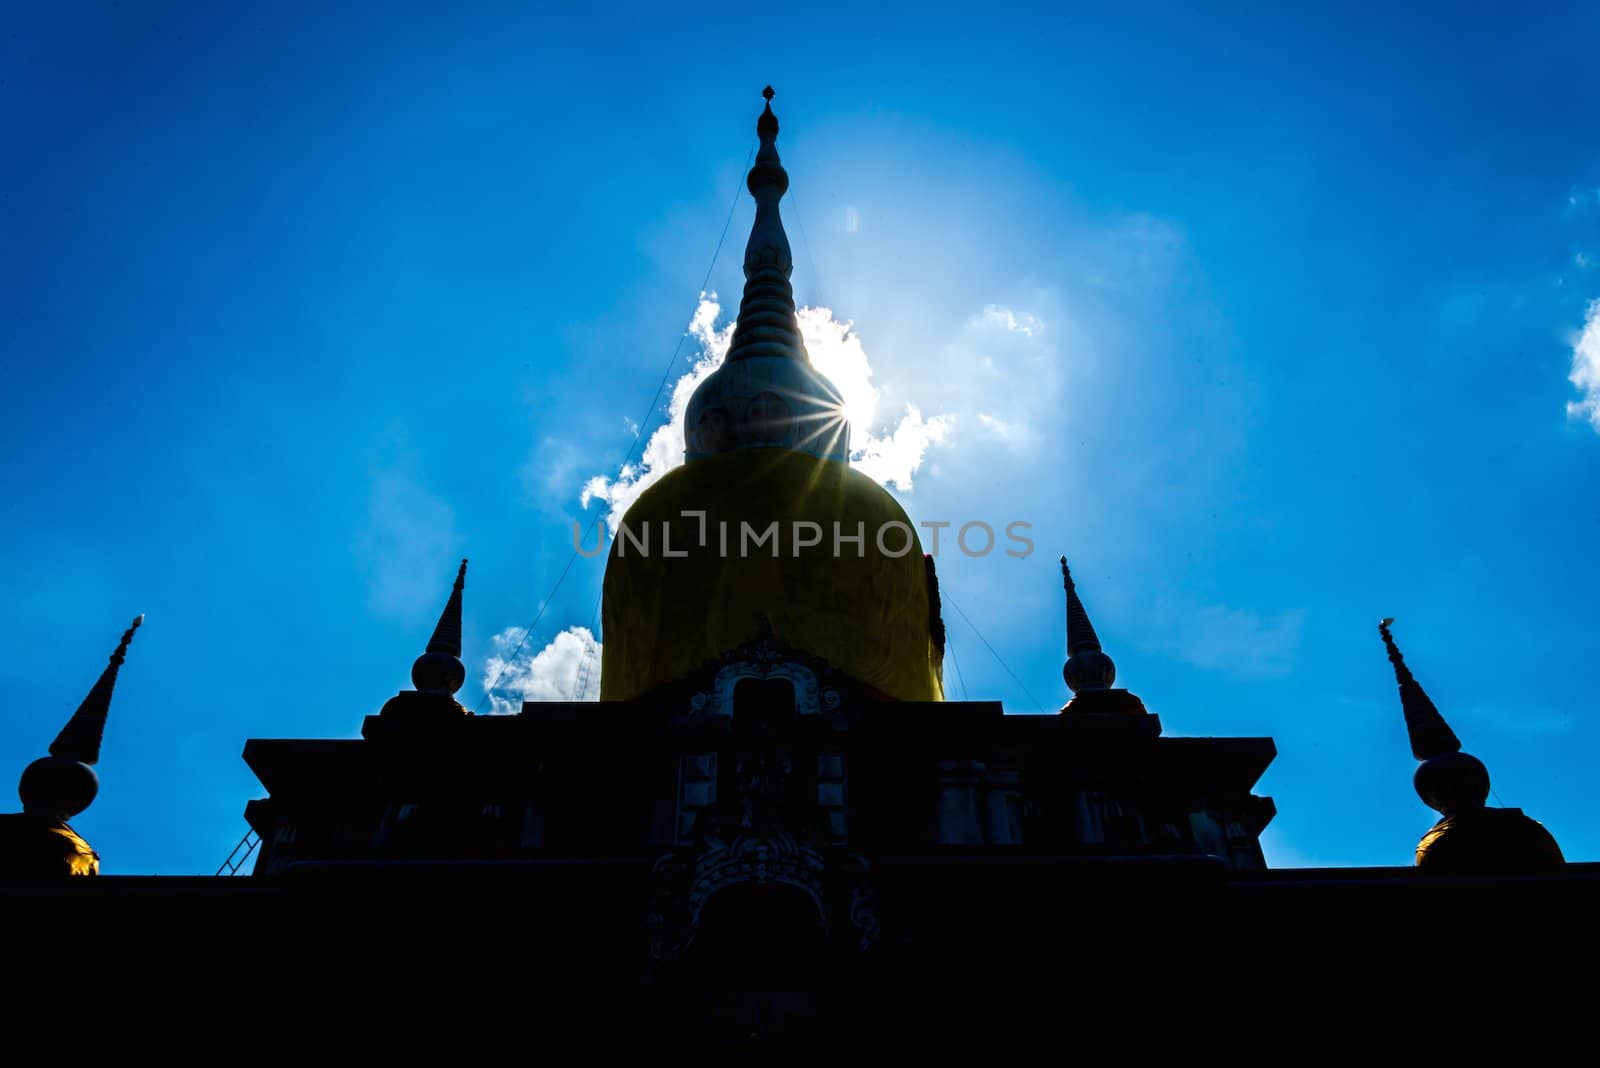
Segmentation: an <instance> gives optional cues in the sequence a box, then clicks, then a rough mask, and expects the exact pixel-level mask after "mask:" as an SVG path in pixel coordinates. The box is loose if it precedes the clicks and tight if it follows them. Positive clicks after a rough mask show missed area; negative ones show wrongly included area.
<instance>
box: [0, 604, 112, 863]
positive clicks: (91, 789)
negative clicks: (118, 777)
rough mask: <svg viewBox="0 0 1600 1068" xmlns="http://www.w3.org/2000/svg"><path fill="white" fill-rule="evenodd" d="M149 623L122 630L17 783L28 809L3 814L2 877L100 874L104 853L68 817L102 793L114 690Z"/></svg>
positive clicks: (0, 824)
mask: <svg viewBox="0 0 1600 1068" xmlns="http://www.w3.org/2000/svg"><path fill="white" fill-rule="evenodd" d="M143 622H144V616H138V617H136V618H135V619H134V621H133V623H132V624H130V625H129V627H128V629H127V630H125V631H123V632H122V640H121V641H120V642H118V643H117V647H116V649H115V650H114V651H113V652H112V653H111V662H110V663H109V664H107V665H106V668H105V670H104V671H102V672H101V673H100V677H99V678H98V679H97V680H95V684H94V685H93V686H92V687H90V688H89V694H88V696H87V697H85V698H84V699H83V703H82V704H81V705H79V706H78V710H77V711H76V712H74V713H73V714H72V718H71V719H70V720H68V721H67V725H66V726H65V727H63V728H62V730H61V733H60V734H59V735H57V736H56V740H55V741H54V742H52V743H51V744H50V755H49V756H47V757H41V758H40V759H38V760H35V761H34V762H33V763H32V764H29V765H28V767H27V768H26V770H24V771H23V773H22V781H21V782H20V783H18V784H17V793H18V795H19V796H20V797H21V798H22V812H20V813H18V814H15V815H9V816H0V877H13V878H25V879H32V878H55V877H57V876H63V875H96V874H99V871H100V858H99V856H98V855H96V853H95V851H94V850H93V849H91V848H90V847H89V843H88V842H86V841H84V840H83V838H82V837H80V836H79V835H78V833H77V832H76V831H74V830H73V829H72V828H71V827H70V826H68V825H67V822H66V821H67V820H69V819H71V818H72V817H73V816H76V815H77V814H78V813H80V812H82V811H83V810H84V809H86V808H88V807H89V806H90V804H92V803H93V802H94V799H95V796H96V795H97V794H98V793H99V792H100V780H99V778H98V777H97V776H96V775H95V773H94V768H93V767H91V765H93V764H95V763H97V762H98V761H99V760H100V741H101V738H102V737H103V735H104V734H105V729H106V717H107V715H108V714H109V713H110V711H111V693H112V691H113V690H114V689H115V688H116V685H117V674H118V672H119V671H120V670H121V668H122V663H123V661H124V660H126V659H127V656H128V645H129V644H130V643H131V642H132V641H133V632H134V631H136V630H138V629H139V625H140V624H141V623H143Z"/></svg>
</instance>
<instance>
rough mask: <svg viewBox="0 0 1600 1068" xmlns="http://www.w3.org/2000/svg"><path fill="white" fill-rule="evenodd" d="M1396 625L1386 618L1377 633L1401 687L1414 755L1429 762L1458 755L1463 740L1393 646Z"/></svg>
mask: <svg viewBox="0 0 1600 1068" xmlns="http://www.w3.org/2000/svg"><path fill="white" fill-rule="evenodd" d="M1393 625H1394V617H1393V616H1386V617H1385V618H1384V619H1383V620H1382V621H1381V622H1380V623H1379V624H1378V633H1379V634H1380V635H1381V636H1382V637H1383V644H1384V648H1385V649H1387V650H1388V652H1389V662H1390V663H1391V664H1393V665H1394V678H1395V682H1397V683H1398V684H1399V686H1400V709H1401V711H1402V712H1403V713H1404V714H1405V717H1406V733H1407V734H1409V735H1410V736H1411V755H1412V756H1414V757H1416V758H1417V759H1418V760H1427V759H1428V758H1430V757H1436V756H1439V755H1440V754H1442V753H1459V752H1460V751H1461V740H1460V739H1459V738H1457V737H1456V735H1455V732H1454V731H1452V730H1451V729H1450V725H1449V724H1448V723H1446V722H1445V721H1444V716H1442V715H1440V714H1439V710H1438V709H1437V708H1435V707H1434V704H1433V701H1432V700H1430V699H1429V698H1428V695H1427V693H1426V692H1425V691H1424V690H1423V689H1422V684H1421V683H1419V682H1418V681H1417V680H1416V677H1415V676H1414V675H1412V674H1411V669H1410V668H1408V667H1406V661H1405V658H1404V657H1403V656H1401V655H1400V647H1399V646H1398V645H1396V644H1395V643H1394V635H1392V634H1390V633H1389V628H1390V627H1391V626H1393Z"/></svg>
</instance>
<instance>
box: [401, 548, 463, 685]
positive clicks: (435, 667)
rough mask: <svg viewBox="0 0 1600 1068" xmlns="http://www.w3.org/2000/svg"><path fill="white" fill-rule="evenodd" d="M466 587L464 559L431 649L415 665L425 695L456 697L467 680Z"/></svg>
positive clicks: (414, 681) (413, 676)
mask: <svg viewBox="0 0 1600 1068" xmlns="http://www.w3.org/2000/svg"><path fill="white" fill-rule="evenodd" d="M466 585H467V562H466V560H464V559H463V560H462V561H461V569H460V570H459V571H457V572H456V582H455V585H454V586H453V587H451V590H450V598H449V600H447V601H445V604H444V611H443V612H441V613H440V614H439V625H438V626H436V627H434V628H433V637H432V638H431V639H429V641H428V649H427V651H426V652H425V653H423V654H422V655H421V656H419V657H417V659H416V662H415V663H413V664H412V665H411V682H412V684H413V685H415V686H416V688H417V689H419V690H421V691H423V692H425V693H442V694H453V693H455V692H456V691H457V690H459V689H461V684H462V683H464V682H466V681H467V669H466V666H465V665H464V664H462V663H461V591H462V590H463V589H464V588H465V587H466Z"/></svg>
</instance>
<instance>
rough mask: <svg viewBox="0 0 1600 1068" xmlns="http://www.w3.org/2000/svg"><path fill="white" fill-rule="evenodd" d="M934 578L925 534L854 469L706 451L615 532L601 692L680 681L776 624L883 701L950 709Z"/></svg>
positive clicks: (783, 635)
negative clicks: (933, 616)
mask: <svg viewBox="0 0 1600 1068" xmlns="http://www.w3.org/2000/svg"><path fill="white" fill-rule="evenodd" d="M686 513H687V514H686ZM702 513H703V516H702ZM858 536H859V537H860V540H859V541H857V540H855V539H856V538H857V537H858ZM927 581H928V580H927V570H926V567H925V564H924V562H923V555H922V544H921V541H920V539H918V538H917V534H916V528H915V527H914V526H913V525H912V523H911V521H910V519H908V518H907V516H906V513H905V511H904V509H902V508H901V507H900V505H899V504H898V503H897V502H896V501H895V499H894V498H893V497H892V496H890V495H889V493H888V491H887V490H885V489H884V488H883V487H882V486H880V485H878V484H877V483H876V482H874V481H873V480H872V479H870V478H868V477H867V476H866V475H863V474H861V473H860V472H859V471H855V470H852V469H851V468H850V467H849V466H848V465H846V464H842V463H839V462H837V461H834V460H827V459H822V458H819V457H816V456H812V455H809V454H807V453H804V452H797V451H793V450H790V449H781V448H747V449H740V450H737V451H734V452H728V453H722V454H720V455H714V456H705V457H701V458H699V459H696V460H694V461H693V462H691V463H688V464H686V465H684V466H682V467H679V468H677V469H675V470H673V471H672V472H670V473H669V474H667V476H666V477H665V478H663V479H662V480H661V481H660V482H658V483H656V484H655V485H654V486H652V487H650V488H649V489H648V490H646V491H645V492H644V494H643V495H641V496H640V497H639V499H638V500H637V501H635V502H634V504H633V506H632V507H631V508H629V509H628V511H627V514H626V515H625V516H624V517H623V520H622V525H621V527H620V528H619V529H618V531H617V537H616V540H615V541H614V542H613V543H612V546H611V554H610V557H609V559H608V560H607V562H606V577H605V595H604V615H603V620H604V628H605V629H604V635H605V642H604V645H603V647H602V649H603V651H602V654H601V656H602V659H601V674H600V698H601V700H606V701H614V700H628V699H631V698H635V697H639V696H642V695H644V694H646V693H649V692H650V691H651V690H654V689H656V688H657V687H659V686H661V685H663V684H665V683H669V682H673V681H676V680H679V679H683V678H685V677H686V676H688V675H690V674H691V673H692V672H694V671H695V670H697V669H699V668H701V667H702V666H704V665H705V664H706V662H708V661H711V660H715V659H716V658H718V657H719V656H721V655H722V654H723V653H726V652H728V651H729V650H732V649H734V648H736V647H738V646H739V645H741V644H743V643H745V642H747V641H750V640H751V639H752V638H754V637H755V636H756V635H757V634H758V633H759V632H760V630H761V624H762V621H763V620H766V621H767V623H768V624H770V626H771V628H772V633H773V636H774V637H776V638H777V639H778V640H779V641H781V642H783V643H785V644H787V645H788V646H790V647H791V648H794V649H796V650H799V651H802V652H805V653H807V654H809V655H811V656H814V657H817V658H819V659H822V660H825V661H827V662H828V663H829V664H830V665H832V666H833V667H834V668H836V669H838V670H840V671H842V672H844V673H845V674H846V675H848V676H850V677H851V678H853V679H855V680H856V681H858V682H861V683H864V684H865V685H867V686H869V687H871V688H873V689H874V690H877V691H878V692H880V693H882V694H883V695H885V696H886V697H888V698H893V699H898V700H905V701H942V700H943V699H944V692H943V688H942V685H941V672H942V662H941V656H940V654H939V652H938V651H937V649H936V648H935V646H934V643H933V638H932V635H931V633H930V623H929V616H930V613H929V608H928V602H929V598H928V586H927Z"/></svg>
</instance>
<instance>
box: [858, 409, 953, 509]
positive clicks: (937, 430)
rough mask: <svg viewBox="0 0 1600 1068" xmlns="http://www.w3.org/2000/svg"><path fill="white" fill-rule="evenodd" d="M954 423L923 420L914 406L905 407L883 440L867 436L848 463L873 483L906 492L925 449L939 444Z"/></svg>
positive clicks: (948, 419)
mask: <svg viewBox="0 0 1600 1068" xmlns="http://www.w3.org/2000/svg"><path fill="white" fill-rule="evenodd" d="M954 422H955V418H954V417H953V416H949V415H936V416H934V417H933V418H932V419H924V418H923V417H922V413H921V412H920V411H918V410H917V406H916V405H915V404H907V405H906V414H905V415H904V416H903V417H902V418H901V420H900V422H899V423H898V424H896V426H895V428H894V429H893V430H892V431H890V432H889V433H888V434H887V435H885V436H883V437H873V436H870V435H869V436H868V437H867V441H866V444H865V445H863V446H862V447H861V448H859V449H855V450H853V451H852V453H851V456H850V463H851V465H852V466H853V467H855V468H856V469H857V470H858V471H860V472H861V473H862V474H864V475H866V476H867V477H868V478H871V479H873V480H874V481H876V482H880V483H882V484H883V485H885V486H889V485H892V486H896V487H898V488H899V489H900V490H902V491H909V490H910V489H911V476H912V475H914V474H916V472H917V468H919V467H921V466H922V458H923V456H925V455H926V454H927V452H928V447H929V446H931V445H936V444H938V443H939V442H941V441H943V440H944V439H945V437H946V436H947V435H948V434H949V433H950V427H951V426H952V425H953V424H954Z"/></svg>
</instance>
